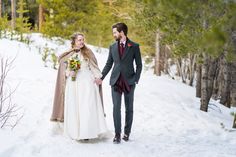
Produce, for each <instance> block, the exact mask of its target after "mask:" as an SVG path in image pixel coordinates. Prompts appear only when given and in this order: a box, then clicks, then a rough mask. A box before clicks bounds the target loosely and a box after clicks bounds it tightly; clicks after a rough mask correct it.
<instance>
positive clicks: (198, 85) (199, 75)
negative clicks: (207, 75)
mask: <svg viewBox="0 0 236 157" xmlns="http://www.w3.org/2000/svg"><path fill="white" fill-rule="evenodd" d="M201 78H202V65H201V64H200V63H199V64H197V81H196V97H198V98H201Z"/></svg>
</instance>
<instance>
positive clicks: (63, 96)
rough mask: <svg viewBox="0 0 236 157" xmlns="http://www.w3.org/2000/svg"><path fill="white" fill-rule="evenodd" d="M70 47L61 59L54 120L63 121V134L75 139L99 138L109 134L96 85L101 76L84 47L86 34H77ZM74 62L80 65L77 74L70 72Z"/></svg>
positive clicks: (98, 89) (74, 71) (92, 57)
mask: <svg viewBox="0 0 236 157" xmlns="http://www.w3.org/2000/svg"><path fill="white" fill-rule="evenodd" d="M71 45H72V50H71V51H69V52H65V53H64V54H62V55H61V56H60V57H59V62H60V66H59V70H58V77H57V84H56V91H55V97H54V107H53V113H52V117H51V120H52V121H64V134H65V135H66V136H69V137H70V138H72V139H75V140H81V139H93V138H99V137H101V136H102V135H104V134H105V133H106V132H107V131H108V130H107V126H106V122H105V114H104V109H103V103H102V90H101V87H99V86H98V85H97V84H95V82H94V80H95V79H96V78H100V77H101V76H102V74H101V72H100V70H99V68H98V65H97V60H96V58H95V56H94V54H93V53H92V51H91V50H90V49H89V48H88V47H87V46H86V45H85V44H84V35H83V34H81V33H75V34H74V35H73V36H72V42H71ZM71 58H77V60H78V61H79V62H80V63H79V69H78V70H71V69H70V68H69V67H70V65H71V64H70V63H69V61H70V59H71ZM63 91H64V92H63ZM63 107H64V108H63ZM63 109H64V115H63Z"/></svg>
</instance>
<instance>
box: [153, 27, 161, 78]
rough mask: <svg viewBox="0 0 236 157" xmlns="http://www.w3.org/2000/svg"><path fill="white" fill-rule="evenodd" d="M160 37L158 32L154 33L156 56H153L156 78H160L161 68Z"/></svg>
mask: <svg viewBox="0 0 236 157" xmlns="http://www.w3.org/2000/svg"><path fill="white" fill-rule="evenodd" d="M160 59H161V54H160V35H159V33H158V31H157V32H156V55H155V68H154V74H156V75H157V76H161V66H160V63H161V62H160Z"/></svg>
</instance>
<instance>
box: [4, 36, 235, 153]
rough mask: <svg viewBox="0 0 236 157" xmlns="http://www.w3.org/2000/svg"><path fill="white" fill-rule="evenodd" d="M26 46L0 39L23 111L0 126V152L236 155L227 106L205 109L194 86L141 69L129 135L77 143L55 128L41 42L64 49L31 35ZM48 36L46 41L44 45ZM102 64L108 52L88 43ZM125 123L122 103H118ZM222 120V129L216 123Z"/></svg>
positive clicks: (52, 74)
mask: <svg viewBox="0 0 236 157" xmlns="http://www.w3.org/2000/svg"><path fill="white" fill-rule="evenodd" d="M32 40H33V43H31V44H30V46H28V45H26V44H24V43H20V42H17V41H10V40H7V39H1V40H0V55H3V56H5V57H6V56H10V57H14V56H17V57H16V60H15V62H14V68H13V69H12V70H11V71H10V73H9V75H8V79H7V81H8V83H9V84H10V86H11V87H12V88H14V87H16V86H17V85H18V88H17V90H16V92H15V93H14V95H13V100H12V101H13V102H14V103H16V104H17V105H18V106H20V107H22V108H21V110H19V114H24V116H23V118H22V119H21V121H20V122H19V124H18V125H17V126H16V127H15V128H14V129H13V130H10V129H9V128H6V129H0V157H90V156H91V157H103V156H104V157H123V156H126V157H144V156H145V157H235V156H236V130H232V129H231V126H232V121H233V116H232V115H230V113H231V112H232V111H233V109H228V108H225V107H224V106H222V105H220V104H219V103H218V102H215V101H211V102H210V105H209V112H208V113H205V112H201V111H200V110H199V105H200V104H199V99H198V98H196V97H195V89H194V88H193V87H189V86H187V85H185V84H182V83H180V82H178V81H175V80H171V79H170V78H168V77H167V76H161V77H156V76H154V75H153V74H152V71H151V70H144V71H143V73H142V76H141V80H140V82H139V84H138V85H137V87H136V91H135V104H134V123H133V127H132V133H131V136H130V141H129V142H123V141H122V142H121V144H118V145H117V144H113V143H112V137H111V138H110V139H106V140H91V141H89V142H86V143H84V142H77V141H73V140H71V139H68V138H67V137H64V136H63V134H62V132H60V131H58V130H55V127H61V125H60V126H57V124H56V123H52V122H50V121H49V119H50V115H51V111H52V103H53V96H54V86H55V80H56V74H57V71H56V70H54V69H52V68H50V67H44V63H43V62H42V60H41V55H40V54H39V49H40V48H42V47H43V46H45V45H46V46H48V47H51V48H54V49H55V51H56V52H57V53H58V54H59V53H62V52H63V51H65V50H67V49H68V48H69V41H67V42H65V43H64V44H62V45H58V42H53V41H50V40H47V39H45V38H42V37H41V36H40V34H33V35H32ZM46 43H47V44H46ZM91 48H92V49H93V51H94V52H95V55H96V56H97V59H98V62H99V66H100V68H103V66H104V64H105V62H106V59H107V52H108V50H107V49H101V52H100V53H97V48H95V47H93V46H91ZM103 88H104V89H103V91H104V100H105V111H106V114H107V117H106V120H107V125H108V127H109V129H110V131H111V132H113V120H112V100H111V91H110V86H109V75H108V76H107V77H106V79H105V81H104V83H103ZM122 118H123V124H124V105H122ZM221 124H223V125H224V126H225V128H222V125H221Z"/></svg>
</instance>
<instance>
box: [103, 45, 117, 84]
mask: <svg viewBox="0 0 236 157" xmlns="http://www.w3.org/2000/svg"><path fill="white" fill-rule="evenodd" d="M113 62H114V60H113V57H112V53H111V46H110V48H109V54H108V58H107V62H106V65H105V67H104V68H103V70H102V77H101V79H102V80H103V79H104V78H105V77H106V75H107V74H108V73H109V71H110V70H111V68H112V65H113Z"/></svg>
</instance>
